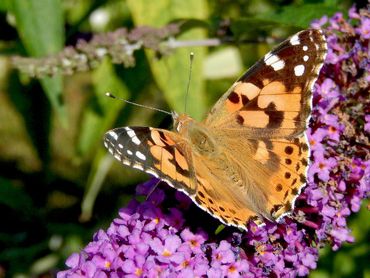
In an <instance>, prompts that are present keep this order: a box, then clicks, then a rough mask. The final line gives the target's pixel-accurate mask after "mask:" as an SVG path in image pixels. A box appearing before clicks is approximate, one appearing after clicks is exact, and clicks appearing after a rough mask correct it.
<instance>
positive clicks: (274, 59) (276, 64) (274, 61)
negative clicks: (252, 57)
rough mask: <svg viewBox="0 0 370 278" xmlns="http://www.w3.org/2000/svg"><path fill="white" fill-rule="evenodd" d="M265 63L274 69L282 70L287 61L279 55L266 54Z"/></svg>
mask: <svg viewBox="0 0 370 278" xmlns="http://www.w3.org/2000/svg"><path fill="white" fill-rule="evenodd" d="M264 61H265V64H266V65H268V66H271V67H272V68H273V69H274V70H281V69H283V68H284V66H285V63H284V61H283V60H281V59H280V58H279V57H278V56H276V55H273V54H270V53H268V54H266V55H265V58H264Z"/></svg>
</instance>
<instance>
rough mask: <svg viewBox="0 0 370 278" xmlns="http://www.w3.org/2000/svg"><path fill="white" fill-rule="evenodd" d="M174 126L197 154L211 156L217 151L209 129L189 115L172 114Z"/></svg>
mask: <svg viewBox="0 0 370 278" xmlns="http://www.w3.org/2000/svg"><path fill="white" fill-rule="evenodd" d="M174 128H175V130H176V131H177V132H178V133H179V134H181V135H182V136H183V137H184V138H187V139H188V140H189V143H191V145H192V146H194V149H195V150H196V151H197V152H198V153H199V154H201V155H206V156H213V155H215V154H216V153H217V148H216V143H215V141H214V139H212V134H211V133H210V131H209V130H208V129H207V128H206V127H205V126H204V124H202V123H200V122H197V121H195V120H194V119H193V118H191V117H190V116H189V115H187V114H181V115H174Z"/></svg>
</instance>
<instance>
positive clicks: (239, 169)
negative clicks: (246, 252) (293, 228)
mask: <svg viewBox="0 0 370 278" xmlns="http://www.w3.org/2000/svg"><path fill="white" fill-rule="evenodd" d="M325 55H326V42H325V37H324V36H323V34H322V32H321V31H320V30H314V29H310V30H305V31H302V32H299V33H297V34H296V35H294V36H292V37H291V38H289V39H288V40H286V41H284V42H283V43H281V44H280V45H279V46H278V47H277V48H275V49H274V50H272V51H271V52H269V53H268V54H266V55H265V56H264V57H263V58H262V59H261V60H260V61H259V62H257V63H256V64H255V65H254V66H253V67H252V68H251V69H250V70H248V71H247V72H246V73H245V74H244V75H243V76H242V77H241V78H239V79H238V80H237V81H236V82H235V83H234V84H233V85H232V87H231V88H230V89H229V90H228V91H227V92H226V93H225V94H224V95H223V96H222V97H221V98H220V100H219V101H218V102H217V103H216V104H215V106H214V107H213V109H212V110H211V112H210V113H209V114H208V116H207V118H206V120H205V121H204V122H202V123H197V122H195V121H194V120H193V119H191V118H190V117H189V116H187V115H184V116H183V117H182V118H181V117H176V118H174V120H175V130H174V132H171V131H167V130H161V129H155V128H147V127H124V128H118V129H114V130H111V131H109V132H108V133H107V134H106V136H105V140H104V143H105V146H106V147H107V148H108V150H109V151H110V152H111V153H112V154H113V155H114V157H115V158H116V159H118V160H119V161H121V162H122V163H123V164H125V165H128V166H131V167H133V168H137V169H139V170H142V171H145V172H148V173H150V174H152V175H154V176H156V177H158V178H160V179H162V180H164V181H166V182H167V183H169V184H170V185H171V186H173V187H175V188H176V189H179V190H181V191H183V192H185V193H186V194H187V195H189V196H190V197H191V199H192V200H193V201H194V202H195V203H196V204H197V205H198V206H199V207H201V208H202V209H204V210H205V211H207V212H208V213H210V214H211V215H212V216H214V217H216V218H217V219H219V220H220V221H222V222H223V223H225V224H227V225H232V226H236V227H240V228H243V229H246V225H247V222H248V221H249V220H253V221H255V222H256V223H258V224H260V223H261V221H260V218H267V219H269V220H272V221H273V220H280V219H281V218H282V216H284V215H286V214H287V213H289V212H290V211H291V210H292V209H293V207H294V201H295V198H296V197H297V195H298V194H299V193H300V190H301V188H302V187H303V185H304V183H305V177H306V171H307V167H308V159H309V148H308V144H307V138H306V136H305V135H304V133H303V131H304V130H305V128H306V125H307V121H308V118H309V116H310V110H311V96H312V92H311V90H312V87H313V84H314V82H315V80H316V79H317V76H318V74H319V71H320V69H321V67H322V64H323V61H324V58H325Z"/></svg>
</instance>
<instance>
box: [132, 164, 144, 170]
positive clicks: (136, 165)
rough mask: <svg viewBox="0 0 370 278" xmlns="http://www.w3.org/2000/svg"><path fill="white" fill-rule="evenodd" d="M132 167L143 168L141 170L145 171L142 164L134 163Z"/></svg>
mask: <svg viewBox="0 0 370 278" xmlns="http://www.w3.org/2000/svg"><path fill="white" fill-rule="evenodd" d="M132 168H134V169H138V170H141V171H143V170H144V167H143V165H141V164H137V163H136V164H134V165H132Z"/></svg>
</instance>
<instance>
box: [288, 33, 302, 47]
mask: <svg viewBox="0 0 370 278" xmlns="http://www.w3.org/2000/svg"><path fill="white" fill-rule="evenodd" d="M289 42H290V44H291V45H299V44H300V41H299V37H298V35H297V34H295V35H294V36H293V37H291V39H290V41H289Z"/></svg>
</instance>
